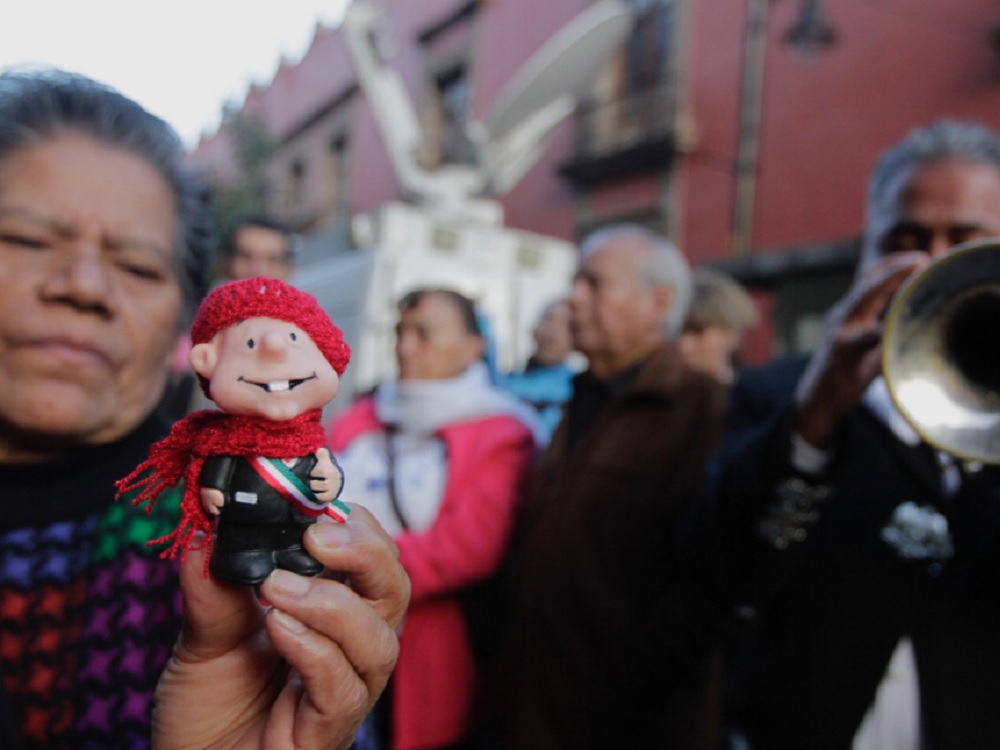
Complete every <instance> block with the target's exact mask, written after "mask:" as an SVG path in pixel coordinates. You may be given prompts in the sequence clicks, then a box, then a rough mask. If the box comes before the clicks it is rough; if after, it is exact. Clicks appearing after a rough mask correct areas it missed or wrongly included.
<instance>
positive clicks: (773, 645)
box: [715, 122, 1000, 750]
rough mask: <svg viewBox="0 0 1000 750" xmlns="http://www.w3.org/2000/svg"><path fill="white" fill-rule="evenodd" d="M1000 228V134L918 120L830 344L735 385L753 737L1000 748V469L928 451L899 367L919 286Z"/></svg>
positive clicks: (738, 675) (730, 505)
mask: <svg viewBox="0 0 1000 750" xmlns="http://www.w3.org/2000/svg"><path fill="white" fill-rule="evenodd" d="M996 235H1000V139H998V137H997V136H996V134H994V133H992V132H990V131H988V130H986V129H984V128H981V127H979V126H977V125H973V124H968V123H955V122H941V123H937V124H935V125H932V126H930V127H927V128H924V129H920V130H916V131H914V132H913V133H911V134H910V135H909V136H907V137H906V138H905V139H904V140H903V141H901V142H900V143H899V144H898V145H896V146H895V147H894V148H892V149H890V150H889V151H887V152H886V153H885V154H884V155H883V156H882V158H881V159H880V161H879V162H878V164H877V166H876V169H875V171H874V172H873V174H872V178H871V182H870V185H869V197H868V221H867V227H866V231H865V234H864V240H863V247H862V254H861V258H860V263H859V268H858V272H857V276H856V280H855V282H854V284H853V286H852V287H851V289H850V290H849V291H848V293H847V295H846V296H845V297H844V299H843V300H841V302H840V303H838V304H837V305H836V306H835V307H834V308H833V310H832V311H831V312H830V314H829V317H828V321H827V330H826V334H825V337H824V340H823V341H822V342H821V344H820V346H819V347H818V348H817V350H816V351H815V352H814V354H813V355H812V356H811V357H810V358H808V359H805V358H802V359H799V360H796V361H783V362H780V363H776V364H775V365H773V366H770V367H767V368H764V369H763V370H761V371H748V372H745V373H744V374H743V375H742V376H741V378H740V380H739V381H738V382H737V384H736V386H735V387H734V389H733V391H732V392H731V401H730V408H729V414H728V419H729V423H728V430H727V435H726V448H725V450H724V451H723V457H722V459H721V461H720V467H721V480H720V483H719V492H718V494H717V512H716V516H715V532H716V541H717V543H718V547H717V551H718V555H719V557H718V560H719V563H720V564H719V572H720V581H721V582H722V584H723V588H724V590H725V591H726V597H727V599H728V601H729V602H730V603H733V604H735V605H736V611H738V612H739V613H740V614H741V618H740V626H739V627H738V628H737V633H738V634H739V637H738V638H737V643H738V644H739V645H738V646H737V647H736V648H735V650H734V653H733V656H732V662H731V671H732V680H731V695H730V701H729V707H730V713H729V718H730V721H731V722H732V724H733V725H734V727H735V729H736V731H737V732H738V733H739V734H741V735H743V736H744V737H745V739H748V740H749V742H750V747H752V748H753V749H754V750H758V749H760V748H763V749H765V750H771V749H772V748H778V749H783V748H788V749H789V750H793V749H794V750H801V748H817V749H822V748H836V749H838V750H842V749H844V748H854V750H863V749H868V748H884V747H893V748H914V750H917V749H918V748H924V747H930V748H938V749H939V748H963V749H969V748H987V747H996V744H997V738H998V737H1000V712H998V711H997V708H996V703H997V696H1000V639H998V638H997V633H998V632H1000V598H998V597H997V591H998V585H1000V482H998V479H1000V473H998V471H997V470H996V469H994V468H984V467H982V466H981V465H971V464H970V465H963V464H961V462H958V461H955V460H953V459H952V458H950V457H949V456H947V455H945V454H942V453H940V452H938V451H935V450H933V449H932V448H931V447H930V446H928V445H927V444H926V443H925V442H924V441H923V439H922V438H921V436H920V435H918V434H917V432H916V431H915V430H914V429H913V428H912V427H911V426H910V425H909V424H908V423H907V422H906V421H905V419H904V418H903V417H902V416H901V414H900V412H899V411H898V410H897V408H896V406H895V405H894V402H893V400H892V398H891V396H890V394H889V390H888V387H887V385H886V382H885V380H884V379H883V377H882V375H881V335H882V320H883V316H884V314H885V311H886V308H887V306H888V304H889V303H890V301H891V299H892V297H893V295H894V293H895V292H896V290H897V289H898V288H899V286H900V284H901V283H902V282H903V281H904V280H905V279H906V278H908V277H909V276H910V275H911V274H912V273H913V272H914V271H915V270H916V269H919V268H922V267H924V266H925V265H926V264H927V263H929V262H930V261H931V259H933V258H936V257H939V256H942V255H945V254H947V253H948V252H949V251H950V250H951V248H952V247H953V246H954V245H955V244H956V243H959V242H962V241H965V240H973V239H978V238H983V237H989V236H996ZM994 356H995V355H994Z"/></svg>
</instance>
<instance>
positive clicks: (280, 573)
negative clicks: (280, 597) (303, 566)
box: [271, 569, 312, 596]
mask: <svg viewBox="0 0 1000 750" xmlns="http://www.w3.org/2000/svg"><path fill="white" fill-rule="evenodd" d="M310 586H312V581H311V580H310V579H308V578H305V577H303V576H300V575H296V574H295V573H290V572H289V571H287V570H281V569H278V570H275V571H274V572H273V573H271V588H273V589H274V592H275V593H278V594H284V595H285V596H304V595H305V594H307V593H309V587H310Z"/></svg>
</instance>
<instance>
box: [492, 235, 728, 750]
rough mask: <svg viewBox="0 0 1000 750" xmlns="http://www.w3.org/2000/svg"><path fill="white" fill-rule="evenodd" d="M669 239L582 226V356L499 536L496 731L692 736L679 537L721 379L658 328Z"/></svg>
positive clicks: (709, 440) (616, 738)
mask: <svg viewBox="0 0 1000 750" xmlns="http://www.w3.org/2000/svg"><path fill="white" fill-rule="evenodd" d="M689 298H690V277H689V272H688V268H687V264H686V262H685V260H684V257H683V255H681V253H680V252H679V251H678V250H677V249H676V248H675V247H673V246H672V245H671V244H670V243H668V242H666V241H665V240H663V239H662V238H659V237H657V236H656V235H654V234H652V233H650V232H648V231H646V230H645V229H641V228H639V227H635V226H615V227H609V228H606V229H602V230H599V231H598V232H596V233H595V234H593V235H591V236H590V237H589V238H588V239H587V240H585V241H584V243H583V245H582V248H581V261H580V266H579V270H578V271H577V273H576V277H575V279H574V283H573V289H572V292H571V295H570V298H569V301H570V306H571V309H572V327H573V336H574V343H575V346H576V348H577V349H578V350H579V351H581V352H582V353H583V354H584V355H585V356H586V357H587V360H588V368H587V370H586V372H584V373H582V374H581V375H579V376H578V377H577V378H576V379H575V381H574V393H573V396H572V399H571V400H570V402H569V404H568V408H567V411H566V414H565V416H564V418H563V420H562V422H561V423H560V424H559V426H558V428H557V429H556V432H555V434H554V436H553V439H552V442H551V444H550V445H549V447H548V450H547V451H546V453H545V454H544V456H543V457H542V459H541V463H540V465H539V467H538V470H537V473H536V475H535V477H534V480H533V482H532V486H531V488H530V489H529V492H528V495H527V499H526V501H525V506H524V514H523V523H522V525H521V528H520V534H519V535H518V539H517V542H516V544H515V548H516V554H515V556H514V560H513V568H514V570H513V575H512V580H511V584H512V588H511V594H512V603H511V611H510V620H509V627H508V631H507V638H506V641H505V643H504V649H503V653H502V656H501V664H500V672H501V676H502V679H501V691H502V695H501V700H502V704H503V705H502V709H503V718H504V722H505V725H506V729H507V743H508V744H507V746H508V747H511V748H516V749H517V750H536V749H537V750H543V749H544V750H560V748H566V749H567V750H568V749H569V748H573V749H574V750H580V749H581V748H584V749H585V748H610V747H622V748H656V747H671V748H695V747H708V746H710V742H711V735H712V727H713V726H714V724H713V721H712V718H711V716H712V714H711V706H712V701H711V700H710V690H709V688H710V686H711V683H710V681H709V680H708V678H707V673H708V659H707V654H706V652H705V651H704V650H703V649H701V648H700V646H699V644H698V642H697V638H696V637H695V634H694V633H692V632H691V631H692V622H691V620H690V619H689V616H688V610H687V608H686V606H685V604H684V601H683V598H682V591H683V590H684V589H685V586H684V574H683V573H682V571H681V559H680V557H681V556H680V555H679V542H678V538H679V536H680V533H681V530H682V527H683V525H684V523H685V519H686V518H687V516H688V513H689V512H690V511H691V510H692V508H693V506H694V505H695V504H696V502H697V501H698V500H699V499H700V498H701V496H702V491H703V489H704V486H705V475H706V464H707V460H708V457H709V454H710V452H711V451H712V450H713V447H714V446H715V443H716V439H717V437H718V435H719V433H720V430H721V411H722V401H723V397H722V392H721V386H720V385H719V384H717V383H716V382H715V381H714V380H712V379H710V378H708V377H707V376H704V375H699V374H692V373H688V372H686V371H685V369H684V368H683V366H682V363H681V361H680V358H679V356H678V353H677V351H676V349H675V346H674V344H673V342H672V339H673V337H674V336H676V335H677V332H678V331H679V329H680V326H681V323H682V322H683V319H684V315H685V311H686V308H687V304H688V300H689Z"/></svg>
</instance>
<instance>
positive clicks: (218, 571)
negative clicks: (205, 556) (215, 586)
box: [208, 550, 274, 586]
mask: <svg viewBox="0 0 1000 750" xmlns="http://www.w3.org/2000/svg"><path fill="white" fill-rule="evenodd" d="M208 568H209V570H211V571H212V573H214V574H215V576H216V578H219V579H220V580H223V581H226V582H228V583H238V584H242V585H244V586H256V585H257V584H260V583H263V582H264V579H265V578H267V577H268V576H269V575H271V571H272V570H274V559H273V558H272V556H271V552H270V551H269V550H250V551H246V552H218V551H216V552H213V553H212V559H211V561H210V562H209V564H208Z"/></svg>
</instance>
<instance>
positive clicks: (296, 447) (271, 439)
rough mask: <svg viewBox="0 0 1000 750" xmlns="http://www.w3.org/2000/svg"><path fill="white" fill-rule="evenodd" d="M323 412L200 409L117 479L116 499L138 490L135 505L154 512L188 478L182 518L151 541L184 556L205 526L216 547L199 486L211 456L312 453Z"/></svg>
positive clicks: (321, 439)
mask: <svg viewBox="0 0 1000 750" xmlns="http://www.w3.org/2000/svg"><path fill="white" fill-rule="evenodd" d="M321 417H322V411H321V410H320V409H314V410H312V411H308V412H306V413H305V414H300V415H299V416H297V417H294V418H293V419H287V420H282V421H275V420H271V419H263V418H260V417H246V416H238V415H231V414H226V413H225V412H222V411H217V410H214V409H207V410H204V411H197V412H194V413H193V414H190V415H188V416H187V417H185V418H184V419H182V420H180V421H179V422H177V423H176V424H174V426H173V428H172V429H171V430H170V434H169V435H168V436H167V437H165V438H164V439H163V440H161V441H159V442H158V443H156V444H155V445H153V447H152V448H151V449H150V451H149V458H147V459H146V460H145V461H143V462H142V463H141V464H139V466H137V467H136V469H135V471H133V472H132V473H131V474H129V475H128V476H127V477H125V478H123V479H119V480H118V481H117V482H115V490H116V491H117V494H116V498H120V497H122V495H124V494H126V493H129V492H133V491H134V492H136V493H137V494H136V496H135V497H134V498H133V499H132V504H133V505H136V506H138V505H141V504H142V503H148V505H147V506H146V512H147V513H148V512H150V510H152V507H153V503H154V502H155V501H156V498H157V496H159V494H160V493H161V492H162V491H163V490H165V489H166V488H168V487H173V486H174V485H176V484H177V483H178V482H180V481H181V480H182V479H183V480H184V497H183V498H182V500H181V520H180V523H179V524H178V526H177V528H176V529H175V530H174V531H172V532H171V533H170V534H168V535H167V536H165V537H161V538H159V539H154V540H153V541H151V542H149V544H151V545H155V544H163V543H167V542H169V543H170V547H169V548H168V549H167V550H165V551H164V552H163V557H169V558H170V559H174V558H176V557H177V555H178V553H179V554H180V556H181V559H183V557H184V554H185V553H186V552H187V550H189V549H190V548H191V546H192V545H193V544H194V536H195V534H196V533H197V532H199V531H204V532H205V533H206V542H205V543H206V545H208V546H209V547H211V538H212V537H211V531H212V518H211V516H209V515H208V514H207V513H205V511H204V509H203V508H202V505H201V487H200V486H199V481H200V476H201V467H202V464H204V463H205V459H206V458H208V457H209V456H240V457H243V458H254V457H257V456H264V457H267V458H292V457H294V456H307V455H309V454H310V453H315V452H316V451H317V450H319V449H320V448H322V447H323V445H324V443H325V435H324V433H323V427H322V424H321ZM209 551H211V550H209ZM206 559H207V558H206Z"/></svg>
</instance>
